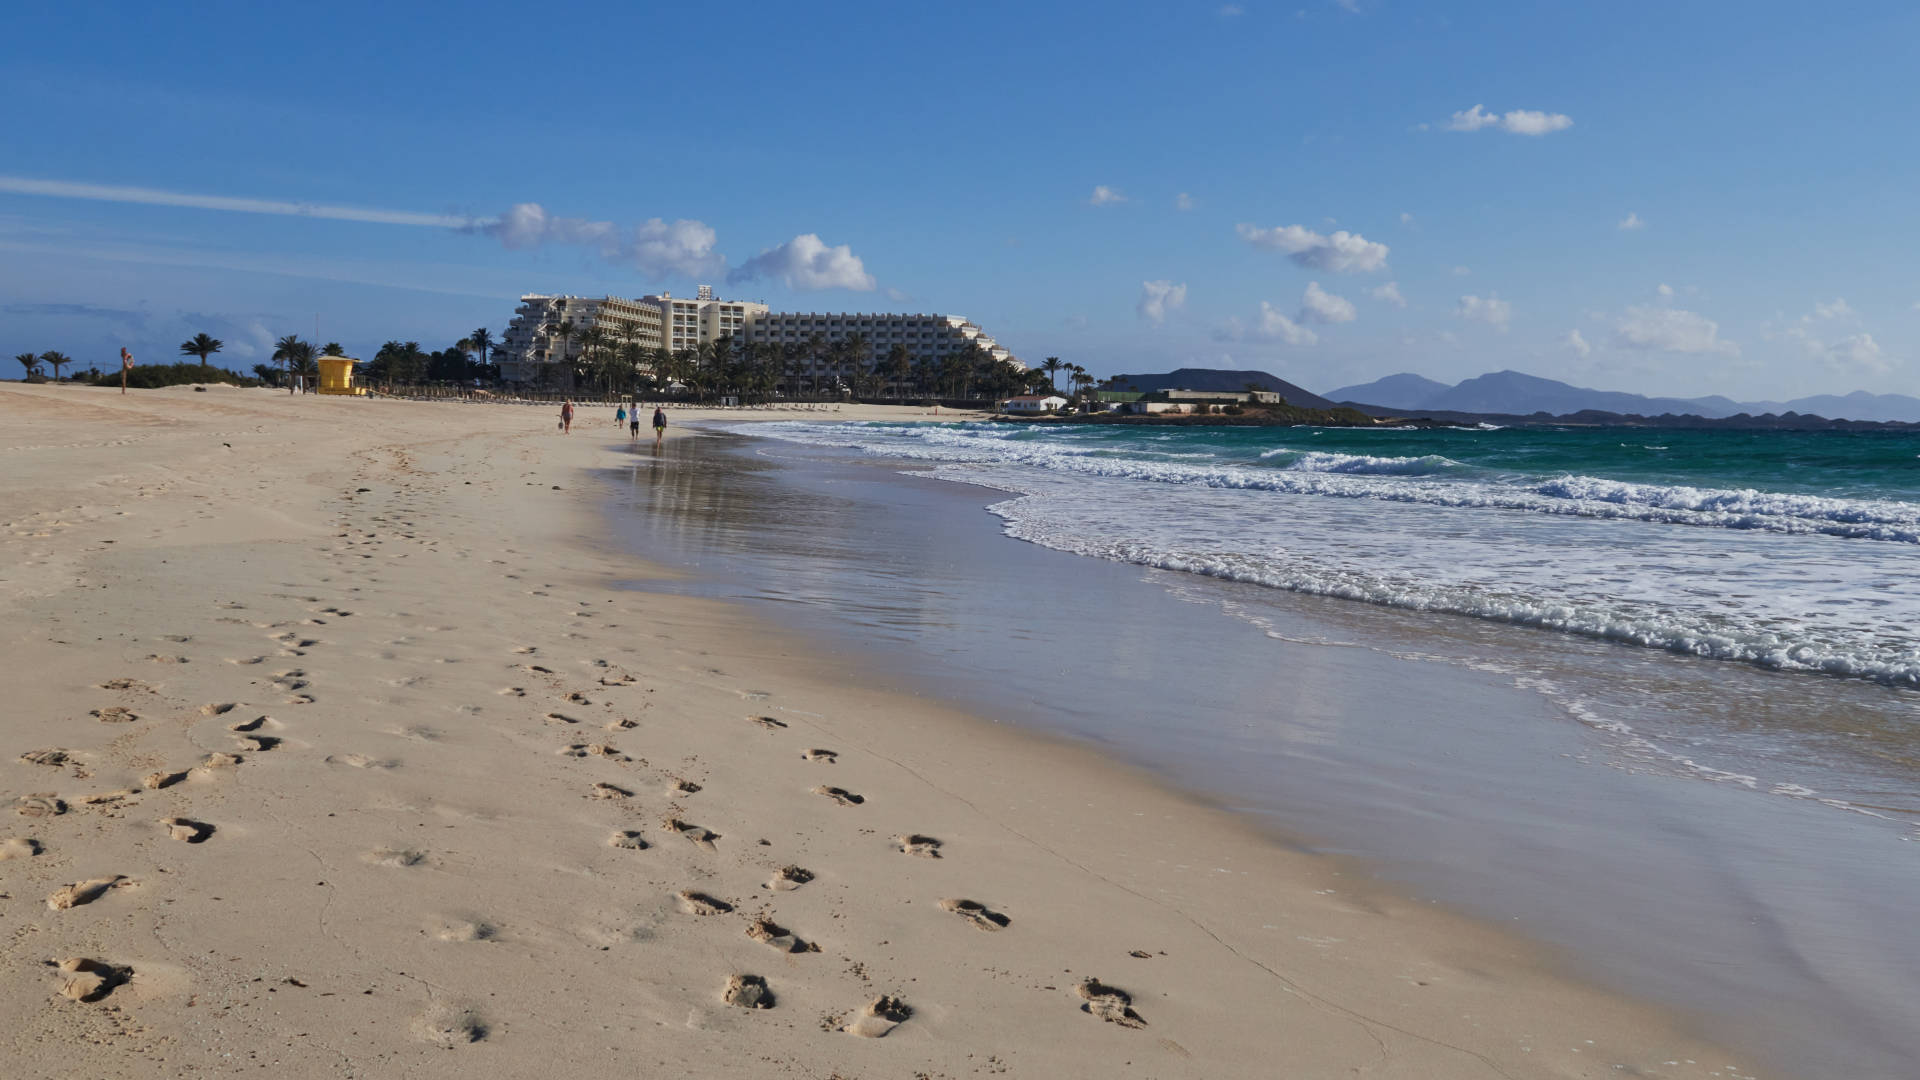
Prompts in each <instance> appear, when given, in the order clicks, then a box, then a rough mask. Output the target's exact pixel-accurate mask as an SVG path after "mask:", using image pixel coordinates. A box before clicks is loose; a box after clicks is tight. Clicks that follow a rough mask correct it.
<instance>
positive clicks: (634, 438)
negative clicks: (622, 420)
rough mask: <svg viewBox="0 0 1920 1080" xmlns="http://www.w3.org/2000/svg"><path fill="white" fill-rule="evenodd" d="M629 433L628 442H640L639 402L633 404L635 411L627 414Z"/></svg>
mask: <svg viewBox="0 0 1920 1080" xmlns="http://www.w3.org/2000/svg"><path fill="white" fill-rule="evenodd" d="M627 431H628V432H629V433H630V434H629V438H628V440H627V441H628V442H638V441H639V440H640V403H639V402H637V401H636V402H634V403H633V411H632V412H630V413H628V414H627Z"/></svg>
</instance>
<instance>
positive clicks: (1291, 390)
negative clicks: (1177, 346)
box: [1101, 368, 1335, 409]
mask: <svg viewBox="0 0 1920 1080" xmlns="http://www.w3.org/2000/svg"><path fill="white" fill-rule="evenodd" d="M1101 385H1102V388H1103V389H1108V390H1139V391H1142V392H1149V393H1150V392H1152V391H1155V390H1245V389H1246V388H1247V387H1249V386H1254V387H1258V388H1259V389H1261V390H1270V391H1272V392H1273V393H1276V394H1279V395H1280V396H1281V397H1283V398H1285V399H1286V401H1287V404H1289V405H1292V406H1294V407H1295V408H1301V409H1331V408H1334V407H1335V403H1334V402H1331V401H1328V400H1327V399H1326V398H1323V397H1321V396H1320V395H1319V394H1316V393H1313V392H1312V391H1309V390H1303V389H1301V388H1300V387H1298V386H1295V385H1293V384H1292V383H1290V382H1288V381H1286V380H1285V379H1282V378H1280V377H1278V376H1276V375H1270V374H1268V373H1267V372H1264V371H1242V370H1240V369H1239V368H1180V369H1179V370H1177V371H1169V372H1166V373H1164V374H1160V375H1115V376H1114V377H1113V378H1111V379H1109V380H1107V382H1105V383H1103V384H1101Z"/></svg>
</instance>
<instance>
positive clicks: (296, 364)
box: [273, 334, 313, 394]
mask: <svg viewBox="0 0 1920 1080" xmlns="http://www.w3.org/2000/svg"><path fill="white" fill-rule="evenodd" d="M273 358H274V359H275V360H277V361H279V362H280V363H281V364H282V365H284V366H285V367H286V371H287V393H289V394H291V393H293V377H294V376H295V375H304V374H306V370H307V362H308V361H309V360H311V359H313V346H312V345H309V344H308V343H306V342H304V341H301V340H300V339H299V338H298V337H297V336H295V335H293V334H288V335H286V336H285V337H283V338H281V339H280V340H279V341H276V342H274V343H273Z"/></svg>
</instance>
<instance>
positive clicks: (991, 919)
mask: <svg viewBox="0 0 1920 1080" xmlns="http://www.w3.org/2000/svg"><path fill="white" fill-rule="evenodd" d="M940 910H941V911H951V912H953V913H954V914H955V915H958V916H960V917H961V918H963V919H965V920H967V921H968V922H970V923H972V924H973V925H975V926H977V927H979V928H980V929H982V930H998V929H1000V928H1001V927H1003V926H1006V925H1007V924H1008V923H1010V922H1012V921H1013V920H1012V919H1009V918H1007V917H1006V916H1005V915H1002V914H1000V913H999V912H997V911H990V910H988V909H987V906H986V905H985V904H982V903H980V902H978V901H975V900H942V901H940Z"/></svg>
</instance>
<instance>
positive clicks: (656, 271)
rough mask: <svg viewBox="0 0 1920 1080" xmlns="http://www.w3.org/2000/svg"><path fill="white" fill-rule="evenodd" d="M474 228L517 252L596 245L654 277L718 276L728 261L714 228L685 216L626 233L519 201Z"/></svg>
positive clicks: (604, 255) (605, 254)
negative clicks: (717, 250) (719, 249)
mask: <svg viewBox="0 0 1920 1080" xmlns="http://www.w3.org/2000/svg"><path fill="white" fill-rule="evenodd" d="M470 231H473V232H479V233H484V234H486V235H488V236H491V237H494V238H495V239H497V240H499V241H500V243H501V244H502V245H503V246H505V247H507V248H508V249H511V250H515V251H520V250H526V249H528V248H536V247H541V246H543V245H546V244H573V245H579V246H582V247H592V248H598V249H599V251H600V255H601V257H602V258H604V259H606V260H607V261H608V262H612V263H619V264H622V265H627V266H632V267H633V268H635V269H637V270H639V271H640V272H641V273H643V274H645V275H646V276H648V277H650V278H655V279H658V278H663V277H667V276H669V275H671V274H682V275H685V276H687V277H701V276H705V275H710V274H718V273H719V272H720V271H721V270H723V269H725V267H726V264H727V263H726V258H725V257H724V256H721V255H719V254H717V253H715V251H714V250H713V246H714V243H715V242H716V240H717V239H718V235H717V234H716V233H715V232H714V231H713V227H712V226H710V225H708V224H706V223H705V222H700V221H691V220H686V219H682V220H679V221H663V220H661V219H660V218H652V219H650V220H648V221H645V222H642V223H641V224H639V225H637V226H635V227H634V228H633V230H632V231H631V232H622V230H621V229H620V227H619V226H617V225H615V224H614V223H613V222H611V221H588V220H587V219H585V218H568V217H555V216H553V215H552V214H549V213H547V211H546V209H545V208H544V207H542V206H541V205H540V204H539V203H519V204H518V205H516V206H514V207H513V208H512V209H510V210H508V211H507V212H506V213H504V214H502V215H500V216H499V217H498V218H496V219H494V220H492V221H489V222H484V223H477V224H475V225H473V226H471V227H470Z"/></svg>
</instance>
